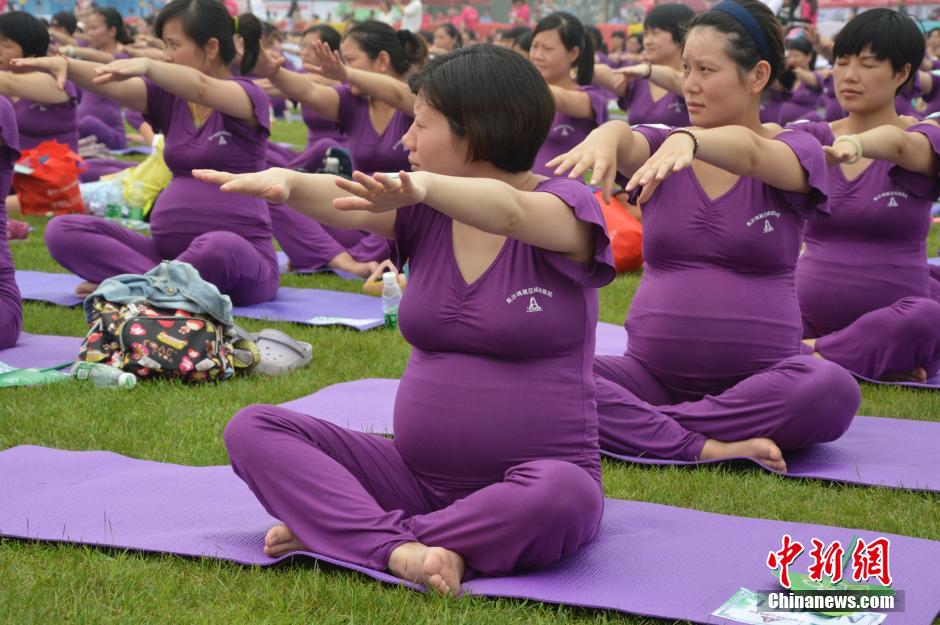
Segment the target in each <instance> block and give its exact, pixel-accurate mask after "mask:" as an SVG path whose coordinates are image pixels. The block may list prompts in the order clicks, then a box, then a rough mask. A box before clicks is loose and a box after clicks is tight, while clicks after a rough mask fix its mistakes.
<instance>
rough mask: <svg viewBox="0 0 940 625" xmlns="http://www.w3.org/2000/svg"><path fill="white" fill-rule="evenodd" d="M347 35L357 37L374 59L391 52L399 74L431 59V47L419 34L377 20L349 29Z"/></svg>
mask: <svg viewBox="0 0 940 625" xmlns="http://www.w3.org/2000/svg"><path fill="white" fill-rule="evenodd" d="M432 37H433V35H432ZM346 38H347V39H353V40H355V42H356V43H358V44H359V47H360V48H362V51H363V52H365V53H366V56H367V57H369V58H370V59H372V60H373V61H374V60H375V59H377V58H378V56H379V54H381V53H382V52H385V53H386V54H388V58H389V59H390V60H391V63H392V69H394V70H395V71H396V72H397V73H398V74H404V73H406V72H407V71H408V70H409V69H411V66H412V65H421V64H422V63H424V61H425V60H427V58H428V46H427V44H426V43H425V42H424V39H422V38H421V37H420V36H419V35H416V34H415V33H413V32H411V31H410V30H399V31H396V30H395V29H394V28H392V27H391V26H389V25H388V24H386V23H384V22H379V21H376V20H369V21H367V22H360V23H359V24H356V25H355V26H353V27H352V28H350V29H349V30H347V31H346Z"/></svg>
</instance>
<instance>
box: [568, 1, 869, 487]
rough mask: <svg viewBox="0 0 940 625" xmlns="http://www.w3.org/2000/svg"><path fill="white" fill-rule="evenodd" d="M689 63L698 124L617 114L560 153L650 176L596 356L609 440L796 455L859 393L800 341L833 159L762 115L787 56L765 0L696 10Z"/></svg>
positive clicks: (664, 450) (716, 453)
mask: <svg viewBox="0 0 940 625" xmlns="http://www.w3.org/2000/svg"><path fill="white" fill-rule="evenodd" d="M683 62H684V65H685V72H684V80H683V87H684V92H685V101H686V103H687V104H688V107H689V113H690V114H691V116H692V122H693V123H694V124H695V127H693V128H691V129H689V128H678V129H675V130H672V131H670V129H668V128H665V127H662V126H660V127H650V126H637V127H636V128H635V129H631V128H630V126H627V125H626V124H623V123H620V122H611V123H609V124H606V125H604V126H602V127H601V128H599V129H597V130H596V131H594V133H592V135H591V136H590V137H588V139H587V140H586V141H585V142H584V143H582V144H581V145H580V146H578V147H577V148H575V149H574V150H572V151H571V152H569V153H568V154H566V155H563V156H561V157H559V158H558V159H556V160H555V161H554V162H553V163H551V164H550V165H553V166H555V165H558V166H559V168H558V170H557V171H558V173H562V172H564V171H567V170H569V169H571V174H570V175H571V176H575V177H577V176H580V175H581V174H583V172H584V171H585V170H586V169H588V168H591V167H593V168H594V176H595V178H596V179H598V180H602V181H603V182H604V186H605V188H606V189H608V190H609V189H610V187H611V185H612V184H613V179H614V176H615V173H616V171H617V170H619V171H620V172H622V173H623V174H624V175H627V176H632V178H631V180H630V181H629V182H628V183H627V185H626V189H627V190H628V191H629V190H632V189H635V188H637V187H638V186H641V187H642V189H643V191H642V194H641V195H640V197H639V203H640V205H641V206H642V209H643V217H644V219H643V258H644V260H645V261H646V266H645V270H644V272H643V278H642V280H641V282H640V285H639V288H638V289H637V293H636V296H635V297H634V299H633V301H632V302H631V304H630V311H629V313H628V315H627V319H626V328H627V330H628V332H629V339H628V343H627V349H626V353H625V354H624V355H623V356H613V357H598V358H596V359H595V361H594V372H595V376H596V382H597V398H598V420H599V423H600V437H601V448H602V449H605V450H610V451H613V452H617V453H621V454H629V455H638V456H640V455H642V456H652V457H657V458H671V459H677V460H696V459H699V460H702V459H712V458H723V457H733V456H745V457H750V458H754V459H756V460H759V461H760V462H763V463H764V464H766V465H768V466H770V467H773V468H775V469H778V470H786V462H785V460H784V457H783V450H788V449H798V448H800V447H804V446H807V445H811V444H814V443H819V442H825V441H831V440H834V439H836V438H838V437H839V436H841V435H842V434H843V433H844V432H845V431H846V429H847V428H848V427H849V424H850V423H851V421H852V418H853V417H854V416H855V410H856V409H857V408H858V405H859V402H860V400H861V398H860V394H859V389H858V385H857V384H856V382H855V381H854V379H853V378H852V376H851V375H850V374H849V372H848V371H846V370H845V369H843V368H842V367H840V366H839V365H838V364H836V363H834V362H830V361H828V360H824V359H822V358H814V357H812V356H810V355H809V353H810V352H811V351H812V350H810V349H808V348H807V349H806V350H805V351H804V347H803V346H802V344H801V339H802V326H803V324H802V319H801V317H800V308H799V305H798V302H797V292H796V278H795V272H796V264H797V254H798V252H799V247H800V238H801V232H802V229H803V226H804V224H805V223H806V222H807V221H809V220H814V219H820V218H825V217H827V216H828V214H829V202H828V198H827V195H828V188H829V181H828V169H827V167H826V162H825V159H824V156H823V150H822V146H820V144H819V142H818V141H816V140H815V139H814V138H813V137H812V136H810V135H807V134H806V133H802V132H794V131H783V132H781V129H780V128H779V126H769V125H768V126H764V125H762V124H761V123H760V117H759V115H760V102H761V95H762V93H763V92H764V90H765V89H767V87H768V85H769V84H771V83H772V82H773V81H774V80H775V79H776V78H777V77H778V76H779V75H780V74H781V73H782V72H783V71H784V70H785V65H784V56H783V40H782V37H781V34H780V25H779V24H778V23H777V20H776V19H775V18H774V15H773V13H772V12H771V11H770V9H768V8H767V7H766V6H765V5H764V4H762V3H760V2H758V1H757V0H741V2H740V3H738V2H734V1H733V0H728V1H726V2H721V3H719V4H717V5H716V6H715V7H714V8H713V9H711V10H710V11H707V12H705V13H702V14H699V15H698V16H696V17H695V19H694V20H692V22H691V25H690V28H689V31H688V34H687V35H686V39H685V45H684V49H683ZM572 168H573V169H572Z"/></svg>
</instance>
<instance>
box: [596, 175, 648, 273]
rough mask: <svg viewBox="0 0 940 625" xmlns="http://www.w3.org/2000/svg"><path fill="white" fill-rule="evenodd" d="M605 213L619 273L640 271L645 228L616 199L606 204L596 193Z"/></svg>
mask: <svg viewBox="0 0 940 625" xmlns="http://www.w3.org/2000/svg"><path fill="white" fill-rule="evenodd" d="M594 195H595V197H597V202H598V204H600V205H601V210H602V211H603V212H604V221H605V222H607V234H608V236H609V237H610V249H611V252H613V254H614V267H616V268H617V271H618V273H623V272H624V271H632V270H634V269H638V268H639V267H640V265H642V264H643V226H642V225H641V224H640V222H639V221H637V219H636V217H634V216H633V215H631V214H630V213H628V212H627V209H626V208H625V207H624V205H623V204H621V203H620V202H619V201H618V200H617V198H616V197H611V198H610V203H609V204H607V203H605V202H604V196H603V194H602V193H601V192H600V191H596V192H595V193H594Z"/></svg>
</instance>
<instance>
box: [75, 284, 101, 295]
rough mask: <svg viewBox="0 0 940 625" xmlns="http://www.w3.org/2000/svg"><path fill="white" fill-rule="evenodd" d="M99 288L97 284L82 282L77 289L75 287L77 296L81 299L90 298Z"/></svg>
mask: <svg viewBox="0 0 940 625" xmlns="http://www.w3.org/2000/svg"><path fill="white" fill-rule="evenodd" d="M97 288H98V284H97V283H96V282H82V283H81V284H79V285H78V286H77V287H75V294H76V295H78V296H79V297H88V296H89V295H91V294H92V293H94V292H95V290H96V289H97Z"/></svg>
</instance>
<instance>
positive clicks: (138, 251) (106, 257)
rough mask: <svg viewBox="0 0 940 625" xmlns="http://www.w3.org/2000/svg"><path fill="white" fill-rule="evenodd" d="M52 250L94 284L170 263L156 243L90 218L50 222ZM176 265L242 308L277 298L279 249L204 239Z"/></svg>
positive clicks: (229, 235) (215, 236)
mask: <svg viewBox="0 0 940 625" xmlns="http://www.w3.org/2000/svg"><path fill="white" fill-rule="evenodd" d="M269 245H270V244H269ZM46 247H48V248H49V253H50V254H52V258H54V259H55V261H56V262H57V263H59V264H60V265H62V266H63V267H65V268H66V269H68V270H69V271H71V272H72V273H74V274H77V275H79V276H81V277H82V278H84V279H85V280H88V281H89V282H101V281H102V280H105V279H106V278H110V277H111V276H116V275H118V274H122V273H137V274H142V273H146V272H148V271H150V270H151V269H153V268H154V267H155V266H156V265H158V264H159V263H160V261H161V260H169V259H163V258H162V257H161V255H160V253H159V252H158V251H157V243H155V242H154V240H153V239H151V238H148V237H145V236H144V235H142V234H138V233H137V232H134V231H132V230H128V229H127V228H123V227H121V226H119V225H117V224H115V223H113V222H110V221H108V220H106V219H102V218H100V217H92V216H89V215H62V216H59V217H56V218H55V219H53V220H52V221H50V222H49V226H48V227H47V228H46ZM175 260H179V261H184V262H187V263H189V264H190V265H192V266H193V267H195V268H196V269H197V270H198V271H199V275H200V276H201V277H202V279H203V280H205V281H206V282H211V283H212V284H214V285H215V286H216V287H218V289H219V291H221V292H222V293H224V294H226V295H229V296H230V297H231V298H232V302H233V303H234V304H235V305H236V306H246V305H250V304H256V303H258V302H267V301H269V300H272V299H274V296H275V295H276V294H277V288H278V284H279V281H280V274H279V272H278V268H277V258H276V257H275V255H274V248H273V246H272V247H271V249H270V253H269V254H266V253H264V251H262V250H259V249H258V248H257V247H255V245H253V244H251V243H250V242H248V241H247V240H246V239H244V238H242V237H241V236H239V235H237V234H235V233H234V232H229V231H227V230H216V231H213V232H206V233H204V234H200V235H199V236H197V237H195V238H194V239H192V240H191V241H189V242H188V245H187V246H186V249H185V250H184V251H183V253H181V254H180V255H179V256H177V257H176V259H175Z"/></svg>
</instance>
